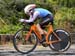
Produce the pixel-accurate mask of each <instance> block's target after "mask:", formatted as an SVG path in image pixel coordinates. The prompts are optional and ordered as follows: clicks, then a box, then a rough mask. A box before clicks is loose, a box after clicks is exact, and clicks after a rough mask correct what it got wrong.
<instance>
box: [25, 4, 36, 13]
mask: <svg viewBox="0 0 75 56" xmlns="http://www.w3.org/2000/svg"><path fill="white" fill-rule="evenodd" d="M35 7H36V4H29V5H27V6H26V7H25V8H24V12H25V13H26V14H27V13H29V11H30V10H32V9H34V8H35Z"/></svg>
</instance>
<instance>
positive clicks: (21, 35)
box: [13, 29, 38, 54]
mask: <svg viewBox="0 0 75 56" xmlns="http://www.w3.org/2000/svg"><path fill="white" fill-rule="evenodd" d="M28 32H29V31H27V30H24V29H20V30H18V31H17V33H16V34H15V35H14V37H13V45H14V48H15V49H16V50H17V51H18V52H20V53H22V54H28V53H30V52H32V51H33V50H34V49H35V48H36V46H37V43H38V39H37V37H36V35H35V34H34V33H31V35H30V37H29V39H28V41H26V40H25V38H26V37H25V36H26V35H27V33H28Z"/></svg>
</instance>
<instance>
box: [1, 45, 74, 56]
mask: <svg viewBox="0 0 75 56" xmlns="http://www.w3.org/2000/svg"><path fill="white" fill-rule="evenodd" d="M67 55H68V56H75V44H72V45H71V47H70V48H69V50H67V51H66V52H63V53H58V52H55V51H52V50H51V49H50V48H49V47H42V46H40V47H36V49H35V50H34V51H33V52H31V53H29V54H21V53H19V52H17V51H16V50H15V49H14V47H13V46H12V47H11V46H9V45H0V56H67Z"/></svg>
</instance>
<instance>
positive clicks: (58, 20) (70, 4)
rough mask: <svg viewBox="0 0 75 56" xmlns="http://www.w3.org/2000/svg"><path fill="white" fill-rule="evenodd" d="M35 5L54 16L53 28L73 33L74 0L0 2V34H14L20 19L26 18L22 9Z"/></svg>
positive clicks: (6, 0) (19, 25)
mask: <svg viewBox="0 0 75 56" xmlns="http://www.w3.org/2000/svg"><path fill="white" fill-rule="evenodd" d="M31 3H35V4H37V7H41V8H45V9H48V10H49V11H51V12H52V13H53V15H54V28H64V29H66V30H68V31H69V32H75V0H0V34H14V33H15V32H16V31H17V30H18V29H19V28H21V27H22V25H21V24H20V22H19V19H20V18H28V17H29V16H28V15H26V14H24V11H23V9H24V7H25V6H26V5H28V4H31Z"/></svg>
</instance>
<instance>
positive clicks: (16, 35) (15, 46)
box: [13, 29, 38, 54]
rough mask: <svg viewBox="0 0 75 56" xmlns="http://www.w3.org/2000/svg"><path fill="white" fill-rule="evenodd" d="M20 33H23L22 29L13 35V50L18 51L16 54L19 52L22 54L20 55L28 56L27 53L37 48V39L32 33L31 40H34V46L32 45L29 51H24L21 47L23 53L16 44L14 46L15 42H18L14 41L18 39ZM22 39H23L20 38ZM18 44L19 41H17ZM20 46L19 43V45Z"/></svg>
mask: <svg viewBox="0 0 75 56" xmlns="http://www.w3.org/2000/svg"><path fill="white" fill-rule="evenodd" d="M20 31H25V30H24V29H20V30H18V31H17V32H16V34H15V35H14V37H13V46H14V48H15V49H16V50H17V51H18V52H20V53H22V54H28V53H30V52H32V51H33V50H34V49H35V48H36V46H37V43H38V39H37V37H36V35H35V34H34V33H32V34H33V36H34V37H33V38H35V44H34V46H33V47H32V48H31V49H30V50H27V51H26V49H25V46H23V50H24V49H25V51H23V50H20V49H19V48H22V46H21V47H20V45H19V47H18V46H17V44H16V42H17V41H18V40H17V41H16V39H17V38H20V37H19V36H18V34H19V32H20ZM22 38H23V37H22ZM19 42H20V41H19ZM20 44H21V43H20ZM28 44H29V43H28ZM23 45H25V43H24V42H23ZM27 47H30V45H29V46H27Z"/></svg>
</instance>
